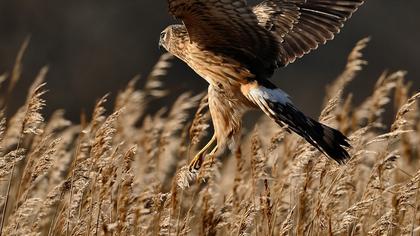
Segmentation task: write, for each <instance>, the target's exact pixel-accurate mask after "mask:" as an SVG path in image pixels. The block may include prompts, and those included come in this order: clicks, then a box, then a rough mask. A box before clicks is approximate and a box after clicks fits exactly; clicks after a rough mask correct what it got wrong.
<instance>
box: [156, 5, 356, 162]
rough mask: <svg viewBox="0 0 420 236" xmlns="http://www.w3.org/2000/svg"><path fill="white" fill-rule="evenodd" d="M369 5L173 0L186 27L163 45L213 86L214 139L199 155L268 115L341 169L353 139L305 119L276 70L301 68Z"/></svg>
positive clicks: (175, 28) (168, 34)
mask: <svg viewBox="0 0 420 236" xmlns="http://www.w3.org/2000/svg"><path fill="white" fill-rule="evenodd" d="M363 2H364V0H266V1H263V2H261V3H260V4H258V5H256V6H248V5H247V3H246V1H245V0H168V4H169V12H170V14H172V15H173V16H175V17H176V18H177V19H180V20H182V22H183V24H179V25H171V26H169V27H167V28H166V29H165V30H164V31H163V32H162V33H161V35H160V41H159V44H160V46H161V47H164V48H165V49H166V50H167V51H169V52H170V53H172V54H173V55H175V56H176V57H178V58H179V59H181V60H183V61H184V62H185V63H187V64H188V65H189V66H190V67H191V68H192V69H193V70H194V71H195V72H196V73H197V74H199V75H200V76H201V77H202V78H204V79H205V80H206V81H207V82H208V83H209V88H208V94H209V109H210V114H211V116H212V120H213V126H214V135H213V137H212V138H211V140H210V141H209V142H208V143H207V145H205V147H204V148H203V149H202V150H201V151H200V152H199V153H198V154H197V155H196V156H195V157H194V159H193V160H192V162H191V164H190V170H194V169H199V168H200V166H201V163H202V161H203V160H202V159H203V156H204V155H205V154H207V152H208V151H209V150H210V149H211V148H212V147H213V148H212V150H211V151H210V152H209V153H210V154H215V153H216V151H218V150H222V149H224V148H225V147H226V146H227V145H234V144H235V141H237V139H238V136H239V132H238V131H239V130H240V128H241V119H242V116H243V114H244V113H245V112H246V111H247V110H249V109H253V108H257V109H261V110H262V111H263V112H264V113H265V114H266V115H267V116H269V117H270V118H271V119H272V120H273V121H275V122H276V123H277V124H279V125H281V126H285V127H287V129H289V130H292V131H294V132H295V133H297V134H298V135H300V136H301V137H303V138H304V139H305V140H306V141H308V142H309V143H310V144H312V145H313V146H314V147H316V148H317V149H318V150H320V151H321V152H323V153H324V154H326V155H327V156H329V157H330V158H332V159H334V160H335V161H337V162H338V163H340V164H342V163H344V162H345V160H346V159H348V158H349V154H348V152H347V151H346V150H345V148H346V147H350V145H349V143H348V142H347V138H346V137H345V136H344V135H343V134H342V133H341V132H340V131H338V130H336V129H333V128H330V127H328V126H326V125H323V124H321V123H319V122H317V121H315V120H313V119H312V118H310V117H308V116H306V115H305V114H303V113H302V112H301V111H299V109H298V108H296V106H295V105H293V103H292V101H291V100H290V98H289V96H288V95H287V94H286V93H285V92H283V91H282V90H281V89H279V88H277V87H276V86H275V85H274V84H273V83H271V82H270V81H269V80H268V78H270V77H271V76H272V74H273V72H274V70H275V69H277V68H279V67H284V66H286V65H288V64H289V63H292V62H294V61H295V60H296V59H297V58H300V57H302V56H303V55H304V54H306V53H309V52H310V51H311V50H314V49H316V48H317V47H318V45H320V44H324V43H326V41H327V40H331V39H333V38H334V35H335V34H337V33H338V32H339V31H340V29H341V28H342V27H343V24H344V22H345V21H346V20H347V19H349V18H350V17H351V15H352V14H353V13H354V12H355V11H356V10H357V9H358V7H359V6H361V5H362V4H363Z"/></svg>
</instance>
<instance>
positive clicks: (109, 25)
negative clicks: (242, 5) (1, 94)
mask: <svg viewBox="0 0 420 236" xmlns="http://www.w3.org/2000/svg"><path fill="white" fill-rule="evenodd" d="M256 2H258V1H248V3H249V4H255V3H256ZM419 9H420V1H418V0H405V1H396V0H367V2H366V4H365V5H364V6H362V7H361V9H360V10H359V11H358V12H357V13H356V14H355V15H354V16H353V18H352V19H351V20H350V21H349V22H348V23H347V24H346V25H345V27H344V29H343V31H342V33H341V34H339V35H338V37H336V39H335V40H334V41H331V42H329V43H328V44H327V45H324V46H321V47H320V48H319V49H318V50H316V51H314V52H312V53H311V54H310V55H307V56H305V57H304V58H302V59H300V60H298V61H297V62H295V63H294V64H291V65H289V66H288V67H287V68H284V69H281V70H279V71H278V72H277V73H276V74H275V75H274V78H272V81H273V82H274V83H276V84H277V85H279V86H280V87H281V88H282V89H283V90H285V91H286V92H287V93H289V94H290V95H291V96H292V98H293V100H294V101H295V103H296V104H298V106H299V107H301V109H302V110H303V111H305V112H306V113H307V114H309V115H311V116H317V115H318V112H319V110H320V106H321V103H322V101H323V96H324V92H325V86H326V84H328V83H329V82H331V81H333V80H334V78H335V77H336V76H337V75H338V74H339V73H340V72H341V71H342V69H343V67H344V65H345V63H346V59H347V55H348V53H349V52H350V50H351V49H352V48H353V46H354V45H355V43H356V42H357V41H358V40H359V39H361V38H363V37H366V36H370V37H371V38H372V40H371V42H370V43H369V46H368V48H367V49H365V51H364V52H365V58H366V59H367V60H368V61H369V65H368V66H367V67H366V68H365V69H364V71H363V72H362V73H361V74H360V75H359V76H358V77H357V79H356V80H355V81H353V82H352V83H351V85H350V87H349V91H350V92H353V93H354V95H355V96H354V97H355V100H356V102H357V101H358V99H362V98H364V97H365V96H367V95H369V94H370V91H371V90H372V86H373V85H374V83H375V81H376V80H377V78H378V77H379V75H380V74H381V73H382V72H383V71H384V70H388V71H394V70H399V69H402V70H407V71H408V72H409V73H408V76H407V79H408V80H411V81H413V90H416V91H417V90H419V87H420V70H419V62H418V59H417V56H418V55H420V45H419V42H420V30H419V29H420V14H418V10H419ZM174 22H175V21H174V20H173V19H172V18H171V17H170V16H169V15H168V14H167V6H166V1H165V0H125V1H120V0H102V1H92V0H91V1H86V0H73V1H56V0H43V1H24V0H0V74H3V73H5V72H10V71H11V70H12V68H13V64H14V61H15V58H16V54H17V52H18V50H19V47H20V46H21V44H22V43H23V41H24V39H25V38H26V37H27V36H30V37H31V40H30V44H29V47H28V49H27V51H26V54H25V57H24V60H23V64H24V67H23V75H22V79H21V80H20V81H19V83H18V85H17V88H16V89H15V92H14V93H13V100H12V101H13V103H12V106H11V107H10V109H9V112H12V111H13V110H14V109H16V107H17V106H19V105H21V104H22V103H23V101H24V98H25V97H26V92H27V89H28V86H29V84H30V83H31V82H32V81H33V79H34V77H35V76H36V74H37V73H38V71H39V69H40V68H41V67H42V66H44V65H48V66H49V68H50V71H49V74H48V76H47V82H48V85H47V87H48V90H49V92H48V93H47V95H46V96H45V98H46V99H47V112H48V113H51V111H53V110H56V109H59V108H64V109H66V114H67V117H68V118H70V119H72V120H75V121H77V120H78V119H79V115H80V112H81V111H82V110H86V111H88V112H90V109H91V108H92V106H93V105H94V103H95V101H96V99H98V98H99V97H101V96H102V95H104V94H106V93H108V92H110V93H111V96H115V95H116V93H117V92H118V91H119V90H121V89H122V88H124V87H125V85H126V84H127V82H128V81H129V80H130V79H131V78H133V77H134V76H135V75H137V74H140V75H143V76H144V77H143V78H145V76H147V74H148V73H149V72H150V70H151V69H152V67H153V65H154V64H155V62H156V61H157V60H158V58H159V56H160V55H161V52H160V51H159V50H158V38H159V33H160V32H161V30H162V29H164V28H165V27H166V26H167V25H169V24H172V23H174ZM164 82H165V84H166V85H167V87H169V88H170V92H171V95H172V96H177V95H179V94H180V93H182V92H183V91H187V90H192V91H194V92H195V93H198V92H200V91H203V90H205V89H206V88H207V84H206V83H205V81H204V80H202V79H200V78H199V77H198V76H197V75H196V74H194V72H193V71H192V70H191V69H189V68H188V67H187V66H186V65H185V64H183V63H181V62H179V61H178V60H173V66H172V68H171V69H170V71H169V74H168V76H166V77H165V78H164ZM171 101H172V100H171ZM168 103H170V101H168ZM161 105H165V104H161Z"/></svg>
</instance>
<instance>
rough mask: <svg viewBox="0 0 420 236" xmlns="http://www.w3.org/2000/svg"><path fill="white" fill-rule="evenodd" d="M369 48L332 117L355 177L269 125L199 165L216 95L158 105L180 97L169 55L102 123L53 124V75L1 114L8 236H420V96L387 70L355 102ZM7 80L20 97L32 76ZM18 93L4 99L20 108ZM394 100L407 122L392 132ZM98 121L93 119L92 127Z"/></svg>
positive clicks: (332, 105) (333, 91) (332, 90)
mask: <svg viewBox="0 0 420 236" xmlns="http://www.w3.org/2000/svg"><path fill="white" fill-rule="evenodd" d="M367 43H368V39H363V40H361V41H360V42H359V43H358V44H357V45H356V47H355V48H354V50H353V51H352V52H351V54H350V56H349V57H348V64H347V66H346V68H345V70H344V72H343V73H342V74H341V75H339V76H338V78H337V80H335V81H334V82H333V83H332V84H331V85H329V86H328V88H327V90H326V99H325V104H324V108H323V110H322V111H321V113H320V114H321V115H320V117H319V120H320V121H322V122H324V123H326V124H328V125H330V126H333V127H336V128H338V129H340V130H342V131H343V132H344V133H345V134H346V135H347V136H348V137H349V139H350V142H351V144H352V147H353V148H352V149H350V150H349V152H350V155H351V160H350V161H349V162H348V163H347V164H346V165H342V166H338V165H337V164H336V163H335V162H334V161H331V160H329V159H327V158H326V157H325V156H324V155H322V154H321V153H320V152H319V151H317V150H316V149H314V148H313V147H312V146H311V145H309V144H308V143H306V142H305V141H304V140H302V139H301V138H299V137H298V136H296V135H294V134H289V133H287V131H286V130H284V129H282V128H280V127H278V126H277V125H276V124H274V123H273V122H271V121H269V120H268V119H265V118H262V119H261V120H260V121H259V122H257V125H256V126H255V128H254V129H253V131H244V135H243V138H242V143H241V145H240V147H238V149H237V150H233V152H229V153H227V154H224V155H223V156H222V157H210V156H208V157H206V160H205V162H204V164H203V167H202V169H201V171H200V172H199V173H197V174H192V173H190V172H189V171H188V170H187V168H186V167H185V166H186V165H187V164H188V162H189V160H190V159H191V157H192V156H193V155H194V154H195V153H196V152H197V149H199V147H200V146H201V145H202V144H203V143H204V142H205V141H206V140H205V139H207V138H208V134H209V133H210V129H209V125H210V124H209V123H210V120H209V114H208V108H207V105H208V104H207V98H206V97H205V96H204V95H203V94H198V95H193V94H191V93H185V94H182V95H180V96H179V98H178V99H177V100H176V101H175V102H174V104H173V106H172V107H163V108H162V109H160V110H159V111H157V112H156V113H153V114H148V113H147V111H148V109H147V107H148V106H152V105H153V102H154V100H155V99H157V98H161V97H164V96H166V95H167V94H168V92H169V91H170V89H169V88H165V85H164V83H163V82H162V80H161V77H162V76H166V70H167V68H168V67H169V66H170V63H169V59H170V56H168V55H163V56H162V58H161V60H160V61H159V62H158V63H157V64H156V66H155V68H154V70H153V71H152V72H151V73H150V76H148V77H146V80H147V81H146V83H145V86H144V87H142V88H139V86H138V84H137V82H138V81H139V78H135V79H133V80H132V81H131V82H130V83H129V84H128V85H127V87H126V88H125V90H123V91H121V92H120V93H119V94H118V96H117V98H116V103H115V109H114V110H113V111H110V112H109V113H110V114H109V115H107V114H108V113H107V111H106V110H105V108H104V105H105V104H106V103H107V96H104V97H103V98H102V99H100V100H99V101H98V102H97V105H96V106H95V108H94V110H93V111H92V118H91V119H90V120H88V119H87V118H84V119H82V122H81V124H72V123H71V122H69V121H68V120H66V119H65V117H64V111H57V112H55V113H54V114H53V115H52V116H51V118H49V119H48V120H45V119H44V116H43V113H42V109H43V108H44V106H48V101H44V99H43V98H42V97H43V95H44V93H45V89H46V88H47V87H48V86H47V85H45V83H44V78H45V77H46V76H47V72H48V69H47V68H42V69H41V71H40V73H39V75H38V77H37V78H36V79H35V82H34V84H33V85H32V86H31V88H30V90H29V92H28V97H27V99H26V103H25V104H24V105H23V106H22V108H21V109H19V110H18V111H17V112H16V114H15V115H14V116H12V117H10V118H6V117H5V115H4V112H2V113H0V178H1V180H2V181H1V182H0V189H1V194H2V195H1V198H0V212H2V214H1V217H2V221H1V222H2V224H1V230H2V233H3V235H385V234H386V235H417V234H420V196H419V195H420V194H419V191H420V190H419V187H420V149H419V147H420V122H419V121H420V112H419V105H418V104H419V103H418V101H419V98H420V93H414V94H410V92H409V91H410V83H408V82H407V81H406V80H405V79H404V76H405V72H402V71H397V72H393V73H387V72H386V73H383V74H382V75H381V77H380V78H379V80H378V82H377V83H376V85H375V87H374V88H373V92H372V95H371V96H369V97H368V98H366V99H365V100H364V101H363V102H362V103H361V104H353V102H352V95H351V94H346V93H344V92H343V91H344V90H345V86H346V85H347V84H349V83H351V81H352V80H354V79H356V76H357V74H358V72H359V71H360V70H362V67H363V66H365V65H366V64H367V63H366V61H365V60H364V59H363V58H362V52H361V51H362V49H363V48H364V47H366V44H367ZM27 45H28V42H27V41H26V42H25V44H24V45H23V46H22V49H21V51H20V52H19V55H18V59H17V61H16V66H15V69H14V70H13V71H12V72H11V75H10V76H8V75H7V74H4V75H3V76H0V86H8V87H6V91H9V89H10V90H13V88H14V84H15V83H16V81H17V80H18V79H19V77H20V74H21V70H22V67H23V65H22V63H21V60H22V57H23V53H24V50H25V48H26V47H27ZM9 94H10V92H7V93H6V94H2V95H1V99H0V102H1V104H0V105H1V107H2V108H3V110H4V109H7V101H8V96H9ZM391 102H393V104H394V107H395V115H394V117H395V119H394V120H393V122H392V124H391V125H386V124H384V121H383V116H384V111H385V108H389V107H390V106H387V105H389V104H390V103H391ZM83 117H87V116H83Z"/></svg>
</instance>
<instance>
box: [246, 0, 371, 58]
mask: <svg viewBox="0 0 420 236" xmlns="http://www.w3.org/2000/svg"><path fill="white" fill-rule="evenodd" d="M363 2H364V0H266V1H264V2H262V3H260V4H258V5H256V6H254V7H253V9H252V10H253V12H254V14H255V15H256V16H257V19H258V21H259V23H260V25H262V26H264V27H265V28H266V29H267V30H269V31H270V32H272V33H274V34H275V35H277V36H279V37H281V38H282V40H279V41H280V45H279V46H280V49H279V55H278V58H277V64H278V65H283V66H285V65H287V64H289V63H292V62H294V61H295V60H296V59H297V58H300V57H302V56H303V55H305V54H307V53H309V52H310V51H312V50H314V49H316V48H318V46H319V45H321V44H325V43H326V42H327V41H328V40H331V39H333V38H334V36H335V35H336V34H337V33H339V32H340V29H341V28H342V27H343V25H344V22H345V21H346V20H347V19H349V18H350V17H351V15H352V14H353V13H354V12H355V11H356V10H357V9H358V7H359V6H361V5H362V4H363Z"/></svg>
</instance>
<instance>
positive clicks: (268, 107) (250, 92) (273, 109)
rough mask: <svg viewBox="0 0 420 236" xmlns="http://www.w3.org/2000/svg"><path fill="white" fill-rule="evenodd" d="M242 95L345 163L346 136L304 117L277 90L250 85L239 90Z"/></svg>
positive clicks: (339, 161) (285, 96)
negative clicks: (241, 91)
mask: <svg viewBox="0 0 420 236" xmlns="http://www.w3.org/2000/svg"><path fill="white" fill-rule="evenodd" d="M243 93H244V95H245V96H246V97H247V98H248V99H249V100H251V101H252V102H253V103H254V104H256V105H257V106H259V107H260V108H261V110H263V111H264V113H265V114H267V115H268V116H269V117H270V118H271V119H272V120H274V121H275V122H276V123H277V124H279V125H281V126H284V125H287V127H288V129H290V130H292V131H294V132H295V133H297V134H298V135H300V136H301V137H303V138H304V139H305V140H306V141H308V142H309V143H310V144H312V145H313V146H314V147H316V148H317V149H318V150H320V151H321V152H323V153H324V154H326V155H327V156H329V157H330V158H332V159H334V160H335V161H337V162H338V163H339V164H343V163H345V161H346V160H347V159H348V158H349V154H348V152H347V151H346V150H345V149H344V147H350V144H349V143H348V142H347V138H346V136H344V135H343V134H342V133H341V132H340V131H338V130H336V129H333V128H331V127H328V126H326V125H323V124H321V123H319V122H318V121H315V120H313V119H312V118H310V117H307V116H306V115H305V114H303V113H302V112H301V111H299V110H298V109H297V108H296V107H295V106H294V105H293V103H292V102H291V101H290V99H289V97H288V95H287V94H286V93H285V92H283V91H282V90H281V89H278V88H276V87H274V85H273V86H271V87H270V88H267V87H265V86H260V85H254V86H251V87H249V88H248V89H246V91H243Z"/></svg>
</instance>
